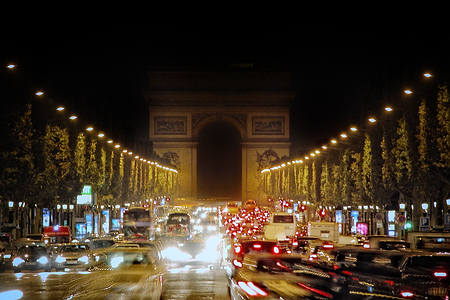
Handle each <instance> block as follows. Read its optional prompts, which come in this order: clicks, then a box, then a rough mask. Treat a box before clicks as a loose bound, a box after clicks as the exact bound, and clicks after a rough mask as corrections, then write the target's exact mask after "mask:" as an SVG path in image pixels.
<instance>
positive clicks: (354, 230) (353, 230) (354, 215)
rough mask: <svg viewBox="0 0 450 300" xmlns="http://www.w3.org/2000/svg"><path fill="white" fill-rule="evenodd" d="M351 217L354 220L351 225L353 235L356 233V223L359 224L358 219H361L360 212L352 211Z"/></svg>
mask: <svg viewBox="0 0 450 300" xmlns="http://www.w3.org/2000/svg"><path fill="white" fill-rule="evenodd" d="M350 216H351V218H352V224H351V229H350V231H351V232H352V233H356V223H358V217H359V211H357V210H352V211H351V212H350Z"/></svg>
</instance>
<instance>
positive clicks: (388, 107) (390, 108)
mask: <svg viewBox="0 0 450 300" xmlns="http://www.w3.org/2000/svg"><path fill="white" fill-rule="evenodd" d="M384 110H385V111H387V112H391V111H393V110H394V109H393V108H392V107H390V106H386V107H385V108H384Z"/></svg>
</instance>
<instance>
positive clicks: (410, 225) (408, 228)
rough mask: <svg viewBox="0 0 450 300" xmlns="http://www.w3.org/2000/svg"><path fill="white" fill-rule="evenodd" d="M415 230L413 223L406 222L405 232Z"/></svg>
mask: <svg viewBox="0 0 450 300" xmlns="http://www.w3.org/2000/svg"><path fill="white" fill-rule="evenodd" d="M412 228H413V226H412V222H411V221H406V223H405V230H411V229H412Z"/></svg>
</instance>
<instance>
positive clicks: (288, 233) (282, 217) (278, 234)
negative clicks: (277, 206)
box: [264, 212, 297, 241]
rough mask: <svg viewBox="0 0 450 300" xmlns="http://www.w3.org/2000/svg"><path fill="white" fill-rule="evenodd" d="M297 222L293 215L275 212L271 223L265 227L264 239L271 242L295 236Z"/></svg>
mask: <svg viewBox="0 0 450 300" xmlns="http://www.w3.org/2000/svg"><path fill="white" fill-rule="evenodd" d="M296 229H297V221H296V219H295V217H294V215H293V214H291V213H287V212H274V213H272V215H271V218H270V223H269V224H268V225H266V226H264V238H266V239H270V240H279V241H280V240H286V239H288V238H292V237H294V236H295V232H296Z"/></svg>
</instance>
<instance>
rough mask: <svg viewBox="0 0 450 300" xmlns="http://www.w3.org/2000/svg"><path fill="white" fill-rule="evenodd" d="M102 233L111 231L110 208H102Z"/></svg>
mask: <svg viewBox="0 0 450 300" xmlns="http://www.w3.org/2000/svg"><path fill="white" fill-rule="evenodd" d="M102 233H106V234H107V233H109V210H107V209H104V210H102Z"/></svg>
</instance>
